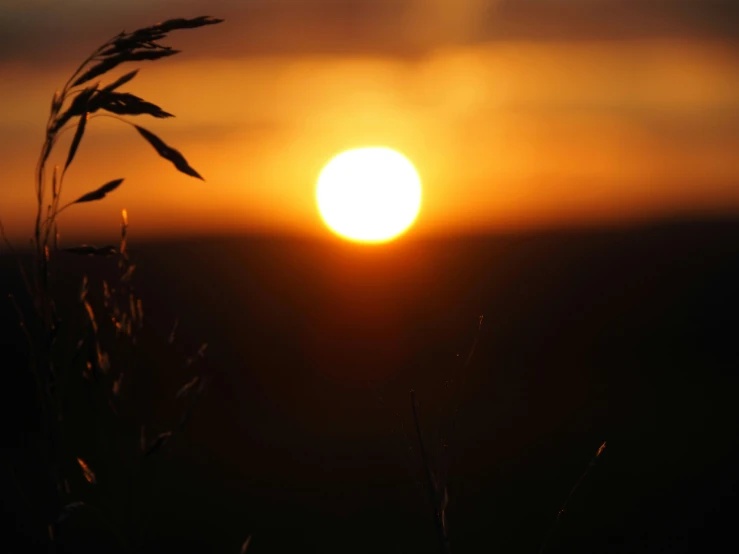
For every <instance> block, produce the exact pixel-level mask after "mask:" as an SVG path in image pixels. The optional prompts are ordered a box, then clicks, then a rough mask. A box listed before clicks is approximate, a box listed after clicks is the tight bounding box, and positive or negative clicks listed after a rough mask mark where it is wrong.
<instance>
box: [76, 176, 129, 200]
mask: <svg viewBox="0 0 739 554" xmlns="http://www.w3.org/2000/svg"><path fill="white" fill-rule="evenodd" d="M122 182H123V179H114V180H112V181H109V182H108V183H105V184H104V185H103V186H102V187H100V188H99V189H97V190H94V191H92V192H88V193H87V194H83V195H82V196H80V197H79V198H78V199H77V200H75V201H74V202H73V204H80V203H82V202H93V201H95V200H102V199H103V198H105V196H106V195H107V194H108V193H109V192H113V191H114V190H115V189H117V188H118V187H119V186H121V183H122Z"/></svg>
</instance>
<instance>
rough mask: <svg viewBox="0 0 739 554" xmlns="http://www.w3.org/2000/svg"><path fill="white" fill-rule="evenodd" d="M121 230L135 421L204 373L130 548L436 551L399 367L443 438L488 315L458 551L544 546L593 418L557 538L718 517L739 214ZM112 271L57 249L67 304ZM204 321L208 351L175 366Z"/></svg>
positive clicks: (9, 435)
mask: <svg viewBox="0 0 739 554" xmlns="http://www.w3.org/2000/svg"><path fill="white" fill-rule="evenodd" d="M129 240H130V243H129V248H130V256H131V258H132V261H133V263H135V264H136V265H137V273H136V286H137V290H138V294H139V296H141V298H142V299H143V303H144V304H143V307H144V313H145V326H144V329H143V330H142V332H141V337H142V338H141V341H140V344H139V345H138V351H137V359H138V362H139V366H140V368H139V369H138V371H139V372H140V374H141V375H143V376H144V377H142V378H141V379H142V382H143V383H144V384H145V385H146V386H145V387H143V388H141V389H140V391H139V393H138V399H137V404H138V407H139V408H140V410H141V414H142V417H144V418H145V419H146V420H147V421H148V422H149V424H148V425H149V428H150V429H151V431H150V432H151V433H153V434H155V433H157V432H160V431H166V430H167V429H168V428H170V427H172V426H173V425H176V423H177V418H178V415H179V411H178V409H179V404H178V402H180V401H181V400H182V399H181V398H180V399H177V398H175V393H176V392H177V390H178V388H179V387H180V386H181V385H182V383H184V382H186V381H187V380H189V379H191V378H192V377H193V375H194V374H195V373H196V372H197V371H202V372H207V373H208V375H210V376H211V378H212V379H211V382H210V387H209V388H208V389H207V392H206V393H205V394H204V396H203V399H202V401H201V402H200V403H199V405H198V406H197V408H196V410H195V412H194V413H193V416H192V419H191V421H190V422H189V427H188V428H187V430H186V432H184V433H183V434H181V435H179V436H177V437H176V438H173V440H172V441H171V442H170V443H168V444H166V445H165V447H164V448H163V449H162V452H161V456H159V457H157V458H155V459H153V461H152V464H150V465H149V466H148V467H147V468H146V469H145V470H144V471H142V474H141V475H139V476H138V482H137V483H138V484H137V486H136V489H135V494H134V498H133V502H134V506H135V516H134V521H133V523H132V526H133V528H134V529H135V533H136V543H137V544H138V545H139V549H140V551H142V552H161V551H167V552H174V551H179V552H238V550H239V548H240V545H241V543H242V542H243V540H244V539H245V537H246V536H247V535H250V534H251V535H253V540H252V543H251V545H250V547H249V552H250V553H252V552H254V553H257V554H258V553H261V552H337V553H338V552H342V553H343V552H354V553H360V552H367V553H369V552H372V553H377V552H407V553H409V552H435V551H438V545H437V538H436V536H435V533H434V529H433V520H432V518H431V517H430V513H429V511H428V505H427V498H426V495H425V493H422V491H421V490H419V489H418V488H417V487H416V485H415V480H419V481H421V480H422V479H423V473H422V468H421V466H420V461H419V459H418V458H417V457H416V450H417V443H416V441H415V440H414V437H413V434H412V432H411V429H412V419H411V413H410V403H409V399H408V391H409V389H411V388H414V389H415V391H416V395H417V398H418V401H419V403H420V414H421V417H422V419H423V426H424V436H425V438H427V440H428V441H429V444H430V445H431V448H430V451H431V454H432V455H435V453H436V451H437V448H436V446H437V442H436V438H437V435H436V433H437V431H438V430H439V429H445V427H444V424H445V423H448V421H449V419H448V417H447V415H445V414H446V413H447V412H444V410H443V408H444V407H445V406H447V401H448V400H449V395H448V394H447V392H448V390H449V388H448V387H445V385H444V383H445V381H447V380H448V379H449V377H450V375H451V372H452V369H453V368H454V367H455V364H458V363H459V358H458V357H457V356H456V354H457V353H459V354H460V357H464V355H465V354H466V353H467V351H468V349H469V347H470V344H471V342H472V340H473V339H474V336H475V332H476V329H477V324H478V317H479V316H480V315H481V314H484V316H485V325H484V326H483V330H482V332H481V335H480V341H479V344H478V347H477V350H476V352H475V355H474V357H473V360H472V363H471V364H470V366H469V368H468V370H467V372H466V382H465V388H464V391H463V395H462V398H461V402H460V406H461V409H460V412H459V414H458V417H457V418H456V431H455V435H454V440H453V442H452V444H451V445H450V448H451V450H450V467H449V478H450V481H449V507H448V518H449V530H450V536H451V545H452V551H453V552H480V551H482V550H484V551H490V552H536V551H537V550H538V548H539V546H540V543H541V541H542V539H543V537H544V534H545V532H546V530H547V529H548V528H549V526H550V525H551V523H552V521H553V519H554V517H555V516H556V514H557V511H558V509H559V508H560V506H561V505H562V503H563V502H564V500H565V498H566V497H567V494H568V492H569V491H570V489H571V488H572V486H573V484H574V483H575V482H576V480H577V478H578V477H579V476H580V475H581V474H582V472H583V470H584V469H585V466H586V464H587V462H588V461H589V460H590V459H591V458H592V456H593V454H594V452H595V451H596V450H597V448H598V446H599V445H600V444H601V442H602V441H603V440H606V441H608V448H607V450H606V452H605V453H604V454H603V456H602V459H599V462H598V465H597V467H595V468H594V469H593V470H592V472H591V473H590V474H589V475H588V478H587V479H586V480H585V481H584V482H583V483H582V485H581V487H580V489H579V490H578V492H577V494H576V495H575V496H574V497H573V498H572V499H571V500H570V502H569V504H568V510H567V513H566V514H565V516H564V517H563V519H562V521H561V525H560V526H559V528H558V529H557V531H556V532H555V533H554V535H553V537H552V539H551V543H550V544H549V547H548V549H547V551H548V552H589V553H592V552H656V551H669V552H688V551H706V550H715V549H716V548H717V546H718V545H719V544H721V542H722V541H726V540H731V538H732V537H733V528H734V524H733V522H734V521H735V519H736V515H737V501H736V485H737V471H736V467H738V466H737V461H739V460H737V430H738V426H737V423H738V417H737V416H738V415H739V410H737V408H736V407H735V406H736V404H737V403H736V393H737V391H739V387H737V384H739V383H738V381H739V374H738V373H737V369H739V338H738V337H739V334H738V333H739V286H738V285H739V221H729V220H723V221H713V222H703V223H698V222H693V223H690V222H674V223H670V224H661V225H653V226H647V227H640V228H638V229H636V228H635V229H632V230H621V231H596V230H593V231H588V232H556V233H555V232H552V233H540V234H529V235H516V236H508V237H478V238H464V239H449V240H427V241H419V240H413V238H412V237H410V236H409V237H408V239H407V240H403V241H399V242H398V243H395V244H389V245H387V246H386V247H382V248H367V247H361V246H358V245H352V244H348V243H339V242H336V241H325V242H317V241H309V240H298V239H278V238H269V237H243V238H228V239H193V240H187V241H185V240H182V241H170V242H166V243H165V242H150V243H146V242H144V241H141V240H140V239H139V240H137V237H136V233H135V228H134V229H132V233H131V237H130V239H129ZM0 264H2V265H1V269H2V273H1V275H2V286H3V291H2V293H3V302H2V304H0V306H2V309H1V310H0V317H1V318H2V319H1V322H2V336H3V342H2V345H3V352H2V358H1V359H0V367H2V373H3V376H2V379H3V385H2V386H1V387H0V395H1V396H2V397H1V398H0V406H2V412H3V413H2V414H0V415H1V416H2V417H1V418H0V421H2V424H0V425H1V426H2V463H3V465H2V469H0V487H2V488H1V489H0V498H2V501H3V513H4V514H6V516H5V518H4V521H3V524H2V530H3V531H4V539H3V540H4V543H3V546H2V548H1V549H2V550H4V551H9V552H26V551H40V552H41V551H45V550H44V549H45V548H46V547H45V546H44V544H43V541H42V538H41V535H39V533H38V529H36V527H34V525H35V524H34V518H35V517H36V516H37V514H36V511H43V501H44V497H43V487H41V486H39V485H38V479H37V477H35V475H36V474H35V473H34V472H35V471H37V470H38V467H37V466H38V464H37V462H34V459H33V455H32V444H33V441H34V440H42V439H40V438H39V437H38V436H36V434H35V429H37V426H38V419H39V418H38V415H37V414H36V411H35V409H34V406H33V404H32V391H33V382H32V380H31V378H30V376H29V375H28V374H27V373H26V372H25V367H26V364H25V359H26V358H25V356H26V353H25V343H24V339H23V336H22V334H21V333H20V331H19V328H18V326H17V319H16V316H15V313H14V311H13V310H12V307H11V306H10V304H9V303H7V302H6V301H5V297H6V294H7V293H8V292H10V293H13V294H14V295H15V296H16V297H18V298H20V299H22V298H23V293H22V283H21V281H20V278H19V276H18V273H17V270H16V267H15V262H14V261H13V260H11V259H10V258H9V257H8V256H4V257H3V258H0ZM115 270H116V268H115V263H114V262H113V261H110V260H106V259H103V258H99V259H98V258H85V257H79V256H74V255H72V254H69V255H66V257H63V258H62V257H61V256H60V257H59V258H58V259H57V261H56V265H55V266H54V269H53V270H52V275H53V279H54V285H53V286H54V287H56V290H57V291H58V292H59V293H60V298H65V299H67V300H66V303H64V302H63V303H62V304H63V305H62V306H61V307H60V310H61V311H62V313H66V314H68V316H67V317H68V319H69V320H70V321H73V320H74V318H78V317H82V316H83V315H84V314H81V313H80V310H79V305H78V301H77V292H78V290H79V285H80V282H81V280H82V276H83V275H85V274H86V275H88V278H89V281H90V291H91V292H90V295H91V298H92V301H93V302H101V299H102V285H101V280H102V279H103V278H105V277H106V276H110V275H113V274H114V273H115ZM175 318H177V319H178V320H179V324H178V327H177V331H176V340H175V341H174V342H173V344H171V345H170V344H168V337H169V335H170V333H171V331H172V327H173V322H174V320H175ZM203 342H207V343H208V347H207V356H206V357H205V358H204V359H203V360H202V361H201V363H202V367H201V368H198V369H197V370H195V369H193V368H191V367H188V366H187V365H186V363H185V360H186V358H187V357H191V356H193V355H194V354H195V352H196V351H197V349H198V347H199V346H200V345H201V344H202V343H203ZM79 380H80V382H81V383H82V382H83V379H82V377H80V378H79ZM123 383H124V384H125V381H124V382H123ZM76 402H77V403H70V407H69V408H68V410H69V411H68V416H67V417H72V418H74V417H75V413H76V412H75V410H77V411H78V412H79V414H82V413H85V414H87V413H89V410H88V409H89V408H90V407H89V406H87V405H85V404H84V402H85V401H84V395H81V396H80V397H79V398H77V399H76ZM96 409H97V410H98V411H97V412H95V413H97V414H98V415H96V416H95V417H92V418H86V419H84V420H80V422H79V431H78V434H79V436H76V435H73V436H72V437H71V438H70V440H71V441H72V443H73V444H77V443H75V441H78V443H79V445H80V448H83V446H82V445H86V446H84V449H85V451H84V459H85V460H87V462H88V463H89V464H90V467H92V468H94V470H95V472H96V476H97V483H96V484H95V485H91V484H89V483H87V482H86V481H85V480H84V476H83V475H82V474H81V473H80V475H79V476H78V478H77V479H76V480H75V481H74V483H71V484H72V485H73V489H75V488H77V489H78V490H79V488H80V487H81V488H83V489H82V490H84V491H86V492H85V494H86V495H88V497H92V498H93V499H94V500H95V501H96V502H97V503H98V504H100V505H101V506H105V507H106V509H109V510H110V513H112V514H113V515H115V513H116V509H117V507H118V506H119V502H118V500H116V499H119V498H125V493H126V492H127V489H128V487H129V482H128V481H127V480H126V479H122V478H120V475H123V473H121V471H122V470H121V468H122V467H123V466H124V465H125V453H121V452H119V446H120V445H118V443H117V442H116V439H115V432H114V429H115V425H116V423H115V421H116V416H113V415H111V413H109V411H106V410H105V407H104V406H101V407H98V408H96ZM396 414H397V415H398V416H399V417H396ZM119 417H125V414H124V415H120V416H119ZM400 421H402V422H403V425H402V426H401V424H400ZM404 431H405V432H406V433H407V435H408V438H407V440H405V439H404V438H403V432H404ZM91 434H92V435H91ZM91 436H92V437H94V438H93V440H90V437H91ZM83 439H85V440H83ZM90 445H92V446H90ZM409 445H410V446H412V448H413V452H412V453H411V454H410V455H409V456H407V457H406V458H407V461H408V462H409V467H406V465H405V462H404V452H405V451H406V450H407V448H408V446H409ZM34 464H36V465H34ZM11 468H12V469H11ZM409 469H410V472H409ZM19 486H20V487H21V488H22V490H23V495H22V494H21V492H20V490H21V488H19ZM24 496H25V498H24ZM29 504H30V505H29ZM111 506H112V507H111ZM34 537H36V538H35V539H34ZM65 541H66V542H65ZM13 544H17V545H18V546H17V547H16V548H15V549H13V547H12V546H11V545H13ZM61 544H62V545H65V544H66V548H67V550H65V551H69V552H101V551H103V550H101V545H104V547H102V548H104V550H105V551H109V552H114V551H115V542H114V541H113V540H112V539H111V538H110V536H109V534H108V533H107V532H106V531H105V529H103V528H101V526H100V525H96V524H94V523H93V522H91V521H88V520H86V519H85V518H84V517H81V518H78V519H74V518H70V520H69V528H68V529H67V531H65V537H64V540H62V541H61ZM6 545H7V546H6Z"/></svg>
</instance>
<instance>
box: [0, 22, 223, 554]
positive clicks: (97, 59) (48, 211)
mask: <svg viewBox="0 0 739 554" xmlns="http://www.w3.org/2000/svg"><path fill="white" fill-rule="evenodd" d="M220 22H222V20H220V19H215V18H213V17H210V16H202V17H196V18H192V19H181V18H180V19H170V20H167V21H164V22H162V23H158V24H156V25H152V26H149V27H143V28H141V29H138V30H136V31H133V32H125V31H122V32H120V33H119V34H117V35H115V36H113V37H112V38H110V39H109V40H107V41H105V42H104V43H103V44H102V45H100V46H99V47H98V48H97V49H95V50H94V51H93V52H92V53H91V54H90V55H89V56H88V57H87V58H86V59H85V60H83V61H82V63H81V64H80V65H79V66H78V67H77V69H76V70H75V71H74V72H73V73H72V74H71V75H70V76H69V78H68V79H67V81H66V82H65V83H64V85H63V86H62V88H61V89H60V90H57V91H56V92H54V94H53V96H52V99H51V103H50V108H49V114H48V118H47V121H46V127H45V131H44V140H43V144H42V146H41V150H40V153H39V157H38V160H37V163H36V168H35V172H34V195H35V199H36V213H35V218H34V225H33V236H32V239H31V244H32V249H33V261H32V270H31V272H30V277H29V274H28V273H27V272H26V271H25V270H24V268H23V267H22V265H21V271H22V276H23V280H24V283H25V285H26V287H27V290H28V292H29V295H30V299H31V301H32V310H33V314H29V316H26V315H25V314H23V312H22V310H21V309H20V308H19V307H18V304H17V303H16V302H15V299H14V298H12V297H11V301H12V302H13V304H14V306H15V308H16V310H17V312H18V316H19V321H20V325H21V327H22V328H23V332H24V335H25V337H26V339H27V341H28V344H29V347H30V351H31V358H30V361H29V366H30V367H29V369H30V371H31V373H32V374H33V377H34V379H35V382H36V386H37V393H38V403H39V406H40V410H41V412H42V416H43V422H44V427H45V431H44V434H45V441H46V445H47V451H46V452H45V458H46V461H47V462H48V463H47V467H48V475H47V476H46V479H47V481H48V484H49V488H50V493H51V494H50V498H53V501H52V502H51V505H50V506H46V507H45V509H44V510H43V512H44V520H45V521H44V522H43V523H44V525H45V527H46V529H47V533H48V536H49V540H50V543H51V545H52V547H54V545H55V544H56V542H57V538H58V537H59V530H60V529H59V527H60V525H61V524H63V522H64V521H65V520H66V519H67V518H69V517H70V516H72V515H73V514H74V513H76V512H77V511H80V510H84V511H86V512H88V513H90V514H92V515H93V516H94V517H96V518H97V519H98V520H99V521H100V522H101V523H102V524H103V526H105V527H109V528H111V529H116V530H117V531H116V535H117V536H118V537H119V540H120V541H121V543H122V544H125V545H128V541H126V540H125V538H124V536H123V533H121V532H120V529H119V525H116V524H115V523H113V522H110V521H109V518H108V517H107V516H106V515H105V514H104V513H103V511H102V510H100V509H98V508H95V507H93V506H92V505H91V504H90V503H89V502H87V501H86V500H83V499H81V498H74V493H73V492H72V491H71V490H70V487H69V481H68V479H67V474H68V473H69V471H71V468H76V471H81V472H82V474H83V475H84V478H85V480H86V481H87V482H88V483H89V484H91V485H95V484H96V482H97V477H96V474H95V470H94V468H93V467H91V466H90V464H88V463H87V462H86V461H85V460H84V459H83V457H81V456H80V455H78V454H76V453H72V452H70V451H69V449H68V448H65V444H64V436H65V433H64V430H65V426H64V423H65V418H64V408H65V403H64V402H65V385H66V384H68V383H69V382H70V380H74V379H78V378H87V379H90V380H94V381H102V380H103V378H107V379H108V380H109V381H110V389H109V391H105V393H104V394H105V400H106V402H107V404H108V406H109V407H110V408H111V409H112V410H113V411H114V412H116V406H115V403H114V402H113V399H114V398H117V397H119V396H120V395H121V391H122V389H123V387H124V381H123V379H124V376H125V379H126V380H127V381H128V382H129V386H128V387H127V388H128V390H129V392H130V393H132V394H133V395H135V389H134V388H133V387H132V386H131V385H133V384H134V383H135V377H134V375H133V373H135V372H134V371H133V362H131V361H130V360H125V359H123V357H124V354H123V350H121V349H120V348H119V349H118V350H117V351H115V349H114V350H113V351H109V350H107V349H106V348H105V347H104V345H103V340H102V337H101V332H100V326H101V325H102V324H103V322H106V323H107V324H110V325H111V326H112V328H113V329H114V330H115V337H116V338H117V339H121V340H122V341H123V342H125V343H126V348H128V349H129V352H132V351H133V348H134V347H135V344H136V330H137V328H140V327H141V325H142V322H143V305H142V301H141V299H140V298H138V297H137V296H136V292H135V288H134V287H133V285H132V275H133V273H134V270H135V264H133V263H131V261H130V259H129V256H128V250H127V228H128V214H127V212H126V210H123V211H122V223H121V240H120V244H119V245H117V246H103V247H95V246H90V245H87V244H83V245H80V246H76V247H69V248H60V246H59V236H60V235H59V228H58V216H59V215H60V214H61V213H62V212H64V211H65V210H67V209H70V208H73V207H75V206H76V205H77V204H83V203H88V202H96V201H99V200H102V199H104V198H105V197H107V196H108V195H110V194H111V193H113V192H114V191H115V190H116V189H118V187H120V186H121V185H122V184H123V182H124V179H123V178H115V179H112V180H110V181H108V182H107V183H104V184H102V185H101V186H99V187H98V188H96V189H94V190H92V191H89V192H87V193H86V194H83V195H82V196H79V197H78V198H76V199H73V200H71V201H68V202H66V203H63V202H62V199H63V198H64V196H65V194H64V192H65V184H66V181H65V178H66V176H67V172H68V169H69V168H70V166H71V164H72V163H73V162H74V161H75V158H76V154H77V152H78V149H79V146H80V144H81V142H82V140H83V138H84V136H85V131H86V129H87V127H88V125H89V124H90V121H91V120H92V119H94V118H96V117H111V118H114V119H116V120H117V121H119V122H121V123H123V124H126V125H129V126H130V127H132V129H133V130H135V131H136V132H137V133H138V134H139V135H140V136H141V137H142V138H143V139H144V140H145V141H146V142H147V143H148V144H149V145H150V146H151V147H153V148H154V150H155V151H156V152H157V154H159V156H161V157H162V158H164V159H166V160H168V161H169V162H171V163H172V164H173V165H174V167H175V168H176V169H177V170H178V171H180V172H182V173H184V174H186V175H188V176H191V177H195V178H198V179H203V178H202V176H201V175H200V174H199V173H198V172H197V171H195V169H193V168H192V167H191V166H190V164H189V163H188V162H187V160H186V159H185V157H184V156H183V155H182V154H181V153H180V152H179V151H178V150H176V149H175V148H173V147H171V146H169V145H168V144H167V143H165V142H164V141H163V140H162V139H161V138H159V137H158V136H157V135H155V134H154V133H152V132H151V131H149V130H148V129H146V128H144V127H141V126H139V125H137V124H135V123H133V122H131V121H130V120H129V119H127V117H131V116H142V115H148V116H151V117H154V118H158V119H165V118H170V117H173V115H172V114H171V113H168V112H166V111H164V110H163V109H162V108H160V107H159V106H157V105H155V104H153V103H151V102H147V101H146V100H144V99H142V98H140V97H138V96H136V95H134V94H132V93H130V92H123V91H122V90H121V88H122V87H124V86H125V85H127V84H128V83H130V82H131V81H132V80H133V79H134V78H135V77H136V75H137V73H138V69H136V70H133V71H130V72H128V73H126V74H124V75H122V76H120V77H118V78H117V79H115V80H113V81H111V82H109V83H107V84H103V83H101V81H100V80H99V79H100V78H101V77H104V76H105V75H106V74H108V73H109V72H110V71H111V70H113V69H115V68H117V67H118V66H119V65H121V64H124V63H131V62H139V61H156V60H159V59H163V58H167V57H170V56H173V55H175V54H177V53H179V51H178V50H174V49H172V48H171V47H170V46H166V45H164V44H162V42H161V41H162V40H163V39H165V38H166V37H167V35H168V34H169V33H170V32H172V31H177V30H182V29H195V28H199V27H203V26H207V25H213V24H217V23H220ZM68 132H73V135H72V139H71V142H70V144H69V147H68V149H67V151H66V155H65V156H64V157H63V160H64V161H63V163H62V164H60V165H54V166H53V167H52V168H50V167H49V164H50V160H51V159H52V157H53V154H54V153H55V147H57V146H58V145H59V140H60V138H61V137H63V136H64V135H65V134H67V133H68ZM0 234H2V236H3V238H4V240H5V242H6V244H7V245H8V246H9V247H10V248H11V250H12V246H11V245H10V243H9V241H7V237H6V236H5V230H4V228H2V227H1V226H0ZM61 252H66V253H67V255H69V254H77V255H84V256H93V257H102V258H108V257H111V256H117V258H118V269H119V276H118V281H117V283H115V284H110V285H109V284H108V283H107V282H103V283H102V284H103V288H104V308H103V309H102V310H100V309H98V308H94V307H93V303H92V301H91V299H90V298H89V297H88V288H89V285H90V283H88V280H87V277H86V276H85V278H84V280H83V283H82V286H81V288H80V292H79V302H80V304H81V305H82V307H83V308H84V311H85V312H86V315H87V325H86V329H83V330H82V332H81V338H80V339H79V342H77V344H76V346H75V347H74V348H73V355H72V359H71V360H70V359H65V357H64V356H61V355H60V353H59V348H57V346H58V345H57V341H58V339H59V336H60V330H61V329H62V328H63V327H64V325H65V324H66V323H65V321H64V320H63V319H62V318H61V317H60V315H59V313H58V309H57V305H58V302H57V299H56V298H55V297H54V293H53V291H52V287H51V280H52V275H53V272H52V268H53V267H54V264H55V263H56V257H57V255H58V253H61ZM65 333H66V334H65V336H67V337H69V336H72V333H70V330H69V329H65ZM65 346H66V347H69V345H65ZM201 350H202V351H201V352H200V354H202V353H203V352H204V348H203V349H201ZM114 351H115V352H117V354H118V356H119V357H120V358H121V359H111V354H110V353H111V352H114ZM129 357H130V356H129ZM80 362H82V365H83V368H82V371H81V372H79V373H76V374H75V373H73V372H72V368H73V367H75V364H76V363H80ZM126 365H128V366H129V367H125V372H124V366H126ZM204 383H205V381H204V380H203V379H201V378H200V377H198V378H197V381H195V380H193V381H190V382H189V383H187V384H185V386H184V387H183V388H182V389H181V390H180V392H179V393H178V396H189V397H193V398H194V396H195V395H196V394H197V393H199V392H202V389H203V385H204ZM196 385H197V386H196ZM130 400H133V401H134V404H135V396H134V397H133V398H131V399H130ZM193 404H194V400H193V403H191V405H190V407H189V408H188V409H187V411H186V413H185V416H184V417H183V419H182V422H181V425H180V427H181V426H182V425H184V424H185V423H186V421H187V419H188V417H189V414H190V411H191V409H192V405H193ZM116 413H117V412H116ZM136 423H137V424H138V423H139V422H138V421H137V422H136ZM172 433H173V432H172V431H167V432H163V433H160V434H158V435H157V436H155V437H154V438H153V439H152V440H150V441H146V440H145V435H144V434H143V427H142V440H141V445H140V447H138V442H137V448H136V450H137V452H138V453H137V454H135V456H134V457H135V458H141V459H143V458H146V457H148V456H150V455H152V454H154V453H156V452H157V451H159V450H160V449H161V448H162V446H163V445H164V444H165V443H166V442H167V441H168V440H169V438H170V437H171V436H172ZM137 434H138V433H137ZM133 490H134V489H133V483H131V486H130V487H129V491H130V492H131V496H129V499H128V504H129V507H128V512H129V514H132V502H133V497H132V494H133ZM52 491H53V492H52ZM127 527H128V528H129V529H128V530H129V531H131V530H132V521H131V520H130V518H129V521H128V525H127ZM129 546H130V545H129Z"/></svg>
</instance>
